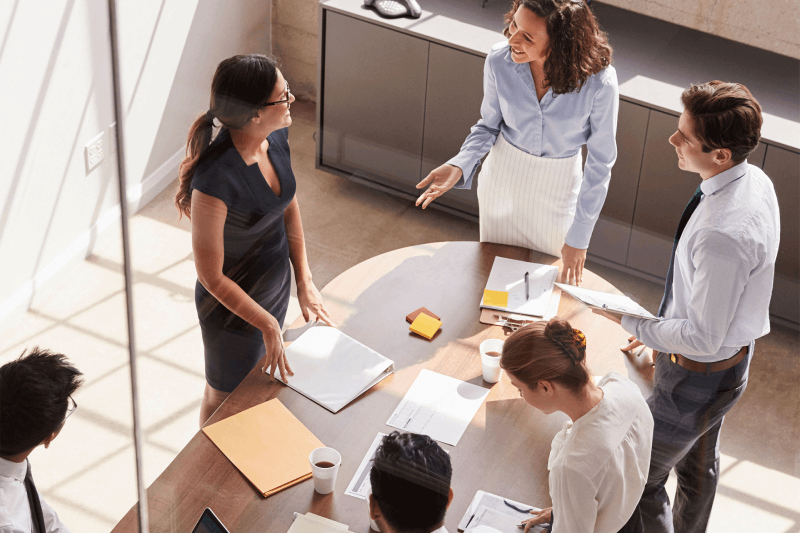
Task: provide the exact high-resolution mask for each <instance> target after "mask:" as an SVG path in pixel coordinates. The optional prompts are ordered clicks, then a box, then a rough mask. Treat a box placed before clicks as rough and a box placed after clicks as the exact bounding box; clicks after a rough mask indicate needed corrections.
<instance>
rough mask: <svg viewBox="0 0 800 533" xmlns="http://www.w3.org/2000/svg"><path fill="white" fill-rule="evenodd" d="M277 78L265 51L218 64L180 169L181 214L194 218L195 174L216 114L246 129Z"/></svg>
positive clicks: (227, 123) (222, 120)
mask: <svg viewBox="0 0 800 533" xmlns="http://www.w3.org/2000/svg"><path fill="white" fill-rule="evenodd" d="M277 81H278V67H277V63H276V61H275V60H274V59H273V58H271V57H269V56H265V55H262V54H248V55H238V56H233V57H229V58H228V59H225V60H224V61H222V62H221V63H220V64H219V65H218V66H217V71H216V72H215V73H214V79H213V80H212V82H211V105H210V107H209V110H208V112H207V113H204V114H203V115H201V116H199V117H198V118H197V119H196V120H195V121H194V124H192V127H191V128H190V129H189V137H188V139H187V140H186V157H185V158H184V159H183V161H182V162H181V165H180V167H179V170H178V191H177V192H176V193H175V206H176V207H177V208H178V212H179V213H180V214H181V215H186V216H187V217H191V198H192V195H191V190H192V177H193V176H194V172H195V170H197V164H198V163H199V162H200V159H201V157H202V155H203V153H204V152H205V150H206V149H207V148H208V146H209V145H210V144H211V139H212V134H213V131H214V117H216V119H217V120H219V122H220V123H221V124H222V125H223V126H225V127H227V128H229V129H234V130H236V129H241V128H243V127H244V126H245V125H246V124H247V123H248V122H249V121H250V119H252V118H253V117H255V116H257V115H258V111H259V110H260V109H261V107H263V106H264V104H266V103H267V102H268V101H269V97H270V95H271V94H272V91H273V89H274V88H275V83H276V82H277Z"/></svg>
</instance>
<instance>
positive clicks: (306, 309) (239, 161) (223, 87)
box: [175, 54, 333, 426]
mask: <svg viewBox="0 0 800 533" xmlns="http://www.w3.org/2000/svg"><path fill="white" fill-rule="evenodd" d="M293 101H294V96H293V95H292V94H291V92H290V91H289V83H288V82H287V81H286V79H284V77H283V74H281V71H280V70H278V68H277V67H276V63H275V60H274V59H272V58H270V57H267V56H264V55H260V54H249V55H238V56H234V57H231V58H228V59H226V60H224V61H222V62H221V63H220V64H219V66H218V67H217V71H216V73H215V74H214V79H213V81H212V83H211V107H210V109H209V110H208V111H207V112H206V113H205V114H203V115H201V116H200V117H199V118H198V119H197V120H196V121H195V123H194V124H193V125H192V128H191V130H190V131H189V139H188V141H187V148H186V154H187V155H186V158H185V159H184V160H183V162H182V163H181V166H180V173H179V180H180V183H179V185H178V191H177V193H176V195H175V205H176V206H177V208H178V211H179V212H180V213H181V215H186V216H188V217H190V218H191V221H192V250H193V251H194V261H195V268H196V269H197V285H196V286H195V305H196V306H197V314H198V318H199V320H200V330H201V332H202V335H203V348H204V354H205V373H206V388H205V392H204V394H203V402H202V405H201V407H200V425H201V426H202V425H203V424H204V423H205V422H206V420H208V418H209V417H210V416H211V415H212V414H213V413H214V411H215V410H216V409H217V407H219V405H220V404H221V403H222V402H223V401H224V400H225V398H226V397H227V396H228V395H229V394H230V393H231V392H232V391H233V389H235V388H236V386H237V385H238V384H239V383H240V382H241V381H242V380H243V379H244V378H245V376H246V375H247V374H248V373H249V372H250V371H251V370H252V369H253V368H254V367H255V366H256V364H257V363H258V361H259V360H260V359H261V358H262V357H264V355H266V359H265V363H264V367H263V370H264V372H266V371H267V370H268V369H269V368H270V367H272V377H273V378H274V377H275V372H276V370H279V371H280V375H281V378H282V379H283V380H284V381H286V380H287V374H288V375H292V369H291V367H290V366H289V364H288V362H287V361H286V353H285V351H284V345H283V337H282V334H281V329H282V328H283V320H284V318H285V316H286V311H287V308H288V306H289V294H290V292H291V266H294V271H295V279H296V281H297V298H298V300H299V303H300V309H301V311H302V313H303V317H304V318H305V319H306V321H308V320H309V317H310V313H314V314H315V315H316V317H317V318H319V319H321V320H322V321H324V322H325V323H327V324H328V325H333V324H332V323H331V321H330V319H329V318H328V313H327V311H326V309H325V306H324V305H323V302H322V297H321V296H320V294H319V291H317V289H316V287H315V286H314V283H313V282H312V281H311V270H310V268H309V266H308V259H307V257H306V247H305V239H304V237H303V224H302V221H301V219H300V207H299V204H298V202H297V197H296V196H295V191H296V189H297V187H296V183H295V178H294V173H293V172H292V162H291V157H290V153H289V142H288V136H289V134H288V127H289V126H290V125H291V123H292V117H291V114H290V113H289V107H290V105H291V103H292V102H293ZM215 119H216V120H218V121H219V123H220V124H221V125H222V127H221V128H220V129H219V131H218V132H217V135H216V137H214V138H213V141H212V133H213V131H214V120H215ZM290 262H291V266H290Z"/></svg>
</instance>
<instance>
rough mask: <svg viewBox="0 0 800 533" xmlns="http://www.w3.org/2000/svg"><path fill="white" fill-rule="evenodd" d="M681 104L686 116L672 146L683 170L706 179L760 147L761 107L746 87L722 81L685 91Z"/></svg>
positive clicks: (671, 138)
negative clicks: (676, 151)
mask: <svg viewBox="0 0 800 533" xmlns="http://www.w3.org/2000/svg"><path fill="white" fill-rule="evenodd" d="M681 101H682V102H683V106H684V112H683V114H682V115H681V118H680V120H679V123H678V131H677V132H675V133H674V134H673V135H672V137H670V143H672V144H673V145H674V146H675V147H676V149H677V150H678V156H679V163H678V164H679V166H680V168H682V169H683V170H688V171H692V172H697V173H699V174H700V175H701V176H703V178H704V179H705V178H707V177H711V176H713V175H716V174H718V173H719V172H721V171H723V170H727V168H730V167H731V166H733V165H737V164H739V163H741V162H742V161H744V160H745V159H747V156H748V155H750V154H751V153H752V152H753V150H755V149H756V146H758V141H759V139H761V124H762V122H763V121H762V118H761V105H759V103H758V101H757V100H756V99H755V98H754V97H753V95H752V94H751V93H750V91H749V90H747V87H745V86H744V85H741V84H739V83H727V82H722V81H710V82H708V83H702V84H699V85H692V86H691V87H689V88H688V89H686V90H685V91H683V94H682V95H681ZM683 148H685V150H683ZM682 151H686V152H687V153H686V154H682ZM706 167H708V168H706ZM725 167H727V168H725ZM714 170H716V172H713V173H711V174H710V175H709V176H705V175H704V174H708V173H709V172H712V171H714ZM704 171H705V172H704Z"/></svg>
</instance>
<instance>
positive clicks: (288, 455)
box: [203, 398, 325, 496]
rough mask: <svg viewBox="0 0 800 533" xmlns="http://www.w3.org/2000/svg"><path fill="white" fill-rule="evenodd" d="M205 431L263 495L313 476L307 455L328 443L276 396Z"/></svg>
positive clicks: (205, 428) (268, 494)
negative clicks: (316, 435)
mask: <svg viewBox="0 0 800 533" xmlns="http://www.w3.org/2000/svg"><path fill="white" fill-rule="evenodd" d="M203 432H204V433H205V434H206V435H207V436H208V438H209V439H211V441H212V442H213V443H214V444H216V446H217V448H219V449H220V451H221V452H222V453H224V454H225V456H226V457H227V458H228V459H230V461H231V462H232V463H233V465H234V466H235V467H236V468H238V469H239V471H240V472H241V473H242V474H244V476H245V477H246V478H247V479H248V480H250V483H252V484H253V485H255V487H256V489H258V491H259V492H260V493H261V494H262V495H264V496H271V495H273V494H275V493H276V492H278V491H281V490H283V489H285V488H288V487H291V486H292V485H294V484H296V483H300V482H301V481H304V480H306V479H308V478H310V477H311V463H310V462H309V460H308V456H309V454H310V453H311V452H312V451H314V450H315V449H316V448H321V447H323V446H325V445H324V444H322V443H321V442H320V441H319V439H317V437H315V436H314V435H313V434H312V433H311V432H310V431H309V430H308V429H307V428H306V427H305V426H304V425H303V424H302V423H301V422H300V421H299V420H298V419H297V418H295V416H294V415H293V414H292V413H290V412H289V410H288V409H287V408H286V407H285V406H284V405H283V404H282V403H281V402H280V400H278V399H277V398H275V399H272V400H269V401H268V402H264V403H262V404H261V405H256V406H255V407H251V408H250V409H246V410H244V411H242V412H241V413H237V414H235V415H233V416H231V417H228V418H226V419H225V420H220V421H219V422H217V423H215V424H211V425H210V426H208V427H204V428H203Z"/></svg>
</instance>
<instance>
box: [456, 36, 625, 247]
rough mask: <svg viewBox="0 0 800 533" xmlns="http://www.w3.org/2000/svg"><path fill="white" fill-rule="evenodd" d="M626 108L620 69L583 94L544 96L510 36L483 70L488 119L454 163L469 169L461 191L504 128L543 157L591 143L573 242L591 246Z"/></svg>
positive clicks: (592, 82)
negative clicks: (621, 94)
mask: <svg viewBox="0 0 800 533" xmlns="http://www.w3.org/2000/svg"><path fill="white" fill-rule="evenodd" d="M618 111H619V85H618V84H617V73H616V70H614V67H612V66H608V67H606V68H604V69H603V70H601V71H600V72H598V73H597V74H595V75H593V76H589V78H588V79H587V80H586V83H585V84H584V86H583V87H581V90H580V91H578V92H572V93H567V94H553V89H552V88H550V89H548V90H547V92H546V93H545V95H544V96H543V97H542V100H541V101H539V98H538V96H537V95H536V85H535V84H534V82H533V75H532V74H531V68H530V65H529V64H528V63H515V62H514V61H513V60H512V59H511V47H510V46H509V44H508V42H507V41H503V42H500V43H497V44H496V45H494V47H492V51H491V52H489V55H488V56H486V63H485V64H484V68H483V102H482V103H481V119H480V120H479V121H478V123H477V124H475V126H473V127H472V133H470V134H469V135H468V136H467V139H466V140H465V141H464V144H463V145H462V146H461V150H460V151H459V152H458V155H457V156H455V157H453V158H452V159H450V160H449V161H448V162H447V163H448V164H450V165H453V166H457V167H459V168H460V169H461V171H462V173H463V175H462V177H461V179H460V180H459V182H458V183H457V184H456V185H455V188H456V189H469V188H470V187H472V177H473V176H474V175H475V170H476V169H477V168H478V165H480V162H481V158H482V157H483V156H484V155H486V154H487V153H488V152H489V150H490V149H491V148H492V146H493V145H494V143H495V140H497V135H498V134H500V133H501V132H502V134H503V137H504V138H505V140H506V141H508V142H509V143H510V144H511V145H513V146H514V147H516V148H518V149H519V150H522V151H524V152H527V153H529V154H533V155H535V156H539V157H549V158H559V159H560V158H569V157H572V156H573V155H575V154H577V153H578V152H580V150H581V147H582V146H583V145H584V144H585V145H586V150H587V156H586V165H585V166H584V168H583V182H582V184H581V189H580V192H579V193H578V205H577V207H576V212H575V219H574V221H573V222H572V226H571V227H570V229H569V231H568V232H567V236H566V242H567V244H569V245H570V246H572V247H574V248H580V249H585V248H588V247H589V240H590V239H591V237H592V231H593V230H594V226H595V223H597V219H598V218H599V217H600V211H601V209H602V208H603V203H604V202H605V199H606V193H607V192H608V183H609V180H610V179H611V167H613V166H614V162H615V161H616V159H617V142H616V133H617V113H618Z"/></svg>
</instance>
